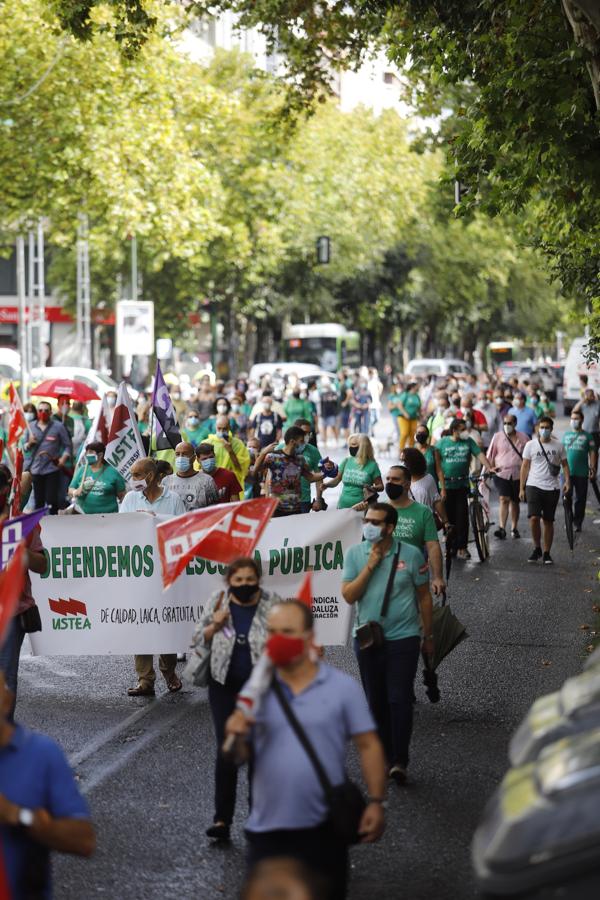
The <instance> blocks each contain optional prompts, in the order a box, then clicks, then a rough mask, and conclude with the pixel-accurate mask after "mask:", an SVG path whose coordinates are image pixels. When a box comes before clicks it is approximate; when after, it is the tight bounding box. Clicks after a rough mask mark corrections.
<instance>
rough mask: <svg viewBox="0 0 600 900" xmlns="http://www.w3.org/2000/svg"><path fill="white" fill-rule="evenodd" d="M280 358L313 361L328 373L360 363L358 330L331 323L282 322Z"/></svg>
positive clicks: (293, 360)
mask: <svg viewBox="0 0 600 900" xmlns="http://www.w3.org/2000/svg"><path fill="white" fill-rule="evenodd" d="M283 358H284V360H285V361H286V362H297V363H312V364H313V365H315V366H320V368H321V369H325V370H326V371H328V372H337V371H338V370H339V369H341V368H342V367H343V366H347V367H348V368H351V369H355V368H357V367H358V366H359V365H360V337H359V334H358V331H347V330H346V328H345V327H344V326H343V325H337V324H336V323H334V322H325V323H322V324H320V323H319V324H317V323H314V324H312V323H311V324H310V325H284V328H283Z"/></svg>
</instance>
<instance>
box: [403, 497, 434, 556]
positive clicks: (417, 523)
mask: <svg viewBox="0 0 600 900" xmlns="http://www.w3.org/2000/svg"><path fill="white" fill-rule="evenodd" d="M396 512H397V513H398V524H397V525H396V527H395V529H394V537H395V538H396V539H397V540H398V541H402V543H406V544H411V545H412V546H413V547H416V548H417V550H421V551H422V550H423V547H424V546H425V542H426V541H437V539H438V536H437V528H436V527H435V520H434V518H433V513H432V512H431V510H430V509H429V507H427V506H424V505H423V504H422V503H416V502H413V503H411V504H410V506H407V507H405V508H404V509H400V508H398V507H397V508H396Z"/></svg>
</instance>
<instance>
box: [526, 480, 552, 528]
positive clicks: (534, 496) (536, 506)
mask: <svg viewBox="0 0 600 900" xmlns="http://www.w3.org/2000/svg"><path fill="white" fill-rule="evenodd" d="M525 494H526V496H527V516H528V518H530V519H531V518H532V517H533V516H535V517H536V518H538V519H543V520H544V522H554V513H555V512H556V507H557V505H558V498H559V497H560V491H543V490H542V489H541V488H537V487H533V485H527V487H526V488H525Z"/></svg>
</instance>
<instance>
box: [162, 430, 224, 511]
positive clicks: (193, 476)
mask: <svg viewBox="0 0 600 900" xmlns="http://www.w3.org/2000/svg"><path fill="white" fill-rule="evenodd" d="M195 461H196V453H195V451H194V447H193V445H192V444H189V443H187V441H182V442H181V443H180V444H177V446H176V447H175V474H174V475H168V476H167V477H166V478H165V479H163V482H162V483H163V487H166V488H167V490H168V491H172V492H173V493H174V494H177V496H178V497H179V499H180V500H181V501H182V503H183V504H184V506H185V508H186V510H187V511H188V512H191V510H193V509H204V507H205V506H211V505H212V504H213V503H218V502H219V497H218V494H217V489H216V487H215V482H214V481H213V479H212V478H211V477H210V475H207V474H206V473H205V472H196V470H195V469H194V463H195Z"/></svg>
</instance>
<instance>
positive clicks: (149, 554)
mask: <svg viewBox="0 0 600 900" xmlns="http://www.w3.org/2000/svg"><path fill="white" fill-rule="evenodd" d="M44 555H45V556H46V560H47V566H46V571H45V572H44V574H43V575H42V576H41V577H42V578H48V577H49V576H52V578H106V577H108V578H123V577H126V578H127V577H133V578H140V577H142V576H143V577H144V578H151V577H152V576H153V574H154V556H153V547H152V544H146V545H145V546H143V547H142V546H140V545H139V544H131V545H129V544H124V545H109V546H107V547H101V546H81V547H77V546H64V547H51V548H50V550H49V551H48V550H44Z"/></svg>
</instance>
